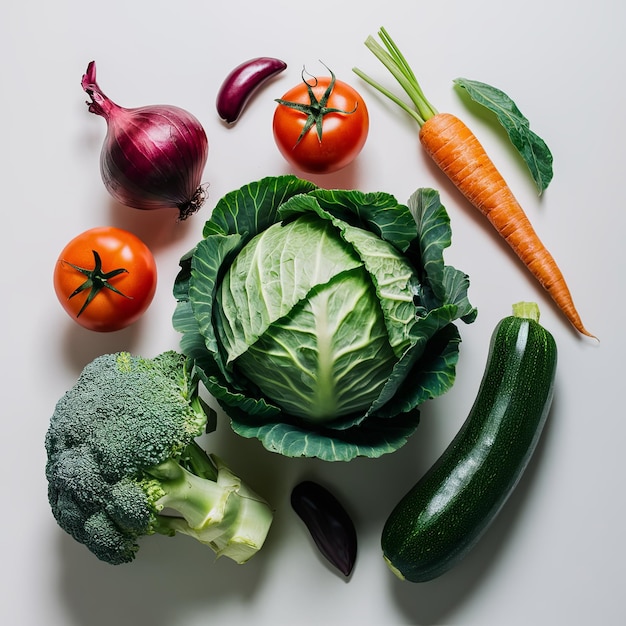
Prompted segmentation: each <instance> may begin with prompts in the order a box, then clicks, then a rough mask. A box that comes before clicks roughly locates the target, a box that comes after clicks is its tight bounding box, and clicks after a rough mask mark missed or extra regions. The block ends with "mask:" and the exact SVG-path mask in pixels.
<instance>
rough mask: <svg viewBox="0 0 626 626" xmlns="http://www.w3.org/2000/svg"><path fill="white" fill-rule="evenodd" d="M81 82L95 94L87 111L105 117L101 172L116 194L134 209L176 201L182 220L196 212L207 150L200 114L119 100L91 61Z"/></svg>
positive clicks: (173, 204)
mask: <svg viewBox="0 0 626 626" xmlns="http://www.w3.org/2000/svg"><path fill="white" fill-rule="evenodd" d="M82 87H83V89H84V90H85V92H87V94H88V95H89V96H90V97H91V102H87V104H88V107H89V111H90V112H91V113H94V114H96V115H100V116H102V117H104V118H105V120H106V122H107V134H106V137H105V140H104V143H103V146H102V151H101V154H100V173H101V175H102V180H103V182H104V185H105V187H106V189H107V190H108V192H109V193H110V194H111V195H112V196H113V198H115V200H117V201H118V202H119V203H120V204H123V205H125V206H129V207H132V208H135V209H143V210H153V209H164V208H174V207H175V208H177V209H178V211H179V217H180V219H181V220H184V219H186V218H187V217H188V216H189V215H191V214H193V213H195V212H196V211H197V210H198V209H199V208H200V206H202V204H203V202H204V197H205V192H204V189H203V187H202V184H201V181H202V176H203V173H204V168H205V166H206V162H207V158H208V152H209V144H208V139H207V136H206V133H205V131H204V128H203V127H202V125H201V124H200V122H199V121H198V119H197V118H196V117H194V116H193V115H192V114H191V113H189V112H188V111H186V110H184V109H182V108H180V107H176V106H170V105H152V106H143V107H137V108H124V107H121V106H119V105H117V104H116V103H115V102H113V101H112V100H110V99H109V98H107V96H106V95H104V93H103V92H102V90H101V89H100V88H99V86H98V84H97V82H96V66H95V62H93V61H92V62H91V63H89V65H88V67H87V72H86V73H85V75H84V76H83V79H82Z"/></svg>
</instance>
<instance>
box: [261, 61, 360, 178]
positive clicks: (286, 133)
mask: <svg viewBox="0 0 626 626" xmlns="http://www.w3.org/2000/svg"><path fill="white" fill-rule="evenodd" d="M329 71H330V70H329ZM276 102H278V106H277V107H276V110H275V112H274V120H273V131H274V140H275V141H276V145H277V146H278V149H279V150H280V152H281V154H282V155H283V156H284V157H285V159H286V160H287V161H288V162H289V163H290V164H291V165H293V166H295V167H297V168H299V169H300V170H302V171H304V172H309V173H317V174H328V173H330V172H335V171H337V170H340V169H342V168H344V167H346V166H347V165H349V164H350V163H352V161H354V159H356V157H357V156H358V155H359V153H360V152H361V150H362V149H363V146H364V145H365V142H366V140H367V135H368V133H369V113H368V111H367V106H366V104H365V101H364V100H363V98H362V97H361V95H360V94H359V93H358V92H357V91H356V90H355V89H354V88H353V87H351V86H350V85H348V84H347V83H345V82H343V81H341V80H337V79H336V78H335V75H334V73H333V72H330V76H324V77H321V78H316V77H312V78H310V79H309V80H307V79H305V72H304V70H303V72H302V82H301V83H300V84H299V85H296V86H295V87H293V88H292V89H290V90H289V91H288V92H287V93H286V94H285V95H284V96H283V97H282V98H278V99H277V100H276Z"/></svg>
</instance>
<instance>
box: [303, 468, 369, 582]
mask: <svg viewBox="0 0 626 626" xmlns="http://www.w3.org/2000/svg"><path fill="white" fill-rule="evenodd" d="M291 506H292V507H293V510H294V511H295V512H296V513H297V514H298V516H299V517H300V519H302V521H303V522H304V524H305V526H306V527H307V529H308V530H309V532H310V533H311V537H312V538H313V541H314V542H315V545H317V547H318V549H319V551H320V552H321V553H322V554H323V555H324V557H326V558H327V559H328V561H330V562H331V563H332V564H333V565H334V566H335V567H336V568H337V569H338V570H339V571H340V572H341V573H342V574H343V575H344V576H349V575H350V573H351V572H352V568H353V567H354V562H355V560H356V552H357V538H356V530H355V528H354V524H353V523H352V520H351V519H350V516H349V515H348V513H347V512H346V510H345V509H344V508H343V506H342V505H341V503H340V502H339V500H337V498H335V496H334V495H333V494H332V493H330V491H328V490H327V489H326V488H324V487H322V486H321V485H318V484H317V483H315V482H312V481H310V480H305V481H303V482H301V483H300V484H298V485H296V486H295V487H294V488H293V491H292V492H291Z"/></svg>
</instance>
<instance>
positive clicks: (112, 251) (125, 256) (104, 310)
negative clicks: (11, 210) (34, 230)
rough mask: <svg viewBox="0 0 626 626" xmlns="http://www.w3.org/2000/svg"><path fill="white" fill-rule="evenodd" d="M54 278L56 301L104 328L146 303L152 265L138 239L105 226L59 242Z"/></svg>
mask: <svg viewBox="0 0 626 626" xmlns="http://www.w3.org/2000/svg"><path fill="white" fill-rule="evenodd" d="M53 278H54V290H55V292H56V294H57V298H58V299H59V302H60V303H61V305H62V306H63V308H64V309H65V310H66V311H67V313H68V314H69V315H70V316H71V317H72V318H73V319H74V320H75V321H76V322H78V323H79V324H80V325H81V326H84V327H85V328H88V329H89V330H95V331H100V332H109V331H114V330H120V329H122V328H125V327H126V326H129V325H130V324H132V323H133V322H135V321H136V320H137V319H139V317H141V315H143V313H144V312H145V310H146V309H147V308H148V306H150V303H151V302H152V299H153V297H154V293H155V291H156V284H157V268H156V263H155V261H154V257H153V256H152V252H150V250H149V248H148V246H146V244H145V243H143V241H141V239H139V238H138V237H136V236H135V235H133V234H132V233H129V232H128V231H126V230H122V229H120V228H114V227H112V226H104V227H100V228H92V229H90V230H87V231H85V232H83V233H81V234H80V235H78V236H77V237H75V238H74V239H72V240H71V241H70V242H69V243H68V244H67V245H66V246H65V248H63V250H62V251H61V254H60V255H59V258H58V260H57V262H56V265H55V267H54V276H53ZM81 287H82V289H81ZM77 290H78V291H77ZM88 298H91V300H90V301H88Z"/></svg>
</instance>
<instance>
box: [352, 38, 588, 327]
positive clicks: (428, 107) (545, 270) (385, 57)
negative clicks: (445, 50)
mask: <svg viewBox="0 0 626 626" xmlns="http://www.w3.org/2000/svg"><path fill="white" fill-rule="evenodd" d="M379 35H380V37H381V39H382V41H383V43H384V44H385V46H386V48H387V50H385V49H383V48H382V46H380V44H378V43H377V42H375V41H374V40H373V38H372V37H368V39H367V40H366V42H365V43H366V46H367V47H368V48H369V49H370V50H371V51H372V52H373V53H374V54H375V55H376V57H377V58H378V59H379V60H380V61H381V62H382V63H383V64H384V65H385V67H387V69H389V70H390V71H391V73H392V74H393V75H394V77H395V78H396V79H397V80H398V82H399V83H400V84H401V85H402V87H403V88H404V90H405V91H406V92H407V94H408V95H409V97H410V98H411V100H412V102H413V103H414V104H415V106H416V109H417V110H415V109H413V108H411V107H409V106H408V105H407V104H406V103H405V102H403V101H402V100H400V99H399V98H397V97H396V96H395V95H394V94H392V93H391V92H389V91H388V90H387V89H386V88H385V87H383V86H382V85H380V84H378V83H376V82H375V81H373V80H372V79H371V78H370V77H369V76H367V75H366V74H364V73H363V72H361V71H360V70H358V69H357V68H354V72H355V73H356V74H357V75H358V76H360V77H361V78H362V79H363V80H365V81H366V82H367V83H369V84H370V85H372V86H373V87H374V88H376V89H378V90H379V91H380V92H382V93H383V94H384V95H386V96H387V97H389V98H390V99H391V100H393V101H394V102H395V103H396V104H398V105H399V106H400V107H401V108H403V109H404V110H405V111H406V112H407V113H409V114H410V115H411V116H412V117H413V118H414V119H415V120H416V121H417V122H418V124H419V125H420V132H419V139H420V143H421V145H422V147H423V148H424V149H425V150H426V152H427V153H428V154H429V155H430V157H431V158H432V159H433V161H434V162H435V163H436V165H437V166H438V167H439V168H440V169H441V171H442V172H443V173H444V174H445V175H446V176H447V177H448V178H449V179H450V181H451V182H452V183H453V184H454V186H455V187H456V188H457V189H458V190H459V191H460V192H461V193H462V194H463V195H464V196H465V197H466V198H467V200H468V201H469V202H470V204H472V205H473V206H474V207H475V208H477V209H478V210H479V211H480V212H481V213H482V214H483V215H485V216H486V217H487V219H488V220H489V221H490V222H491V224H492V225H493V226H494V228H495V229H496V230H497V232H498V233H499V234H500V235H501V236H502V237H503V238H504V240H505V241H506V242H507V243H508V244H509V246H510V247H511V248H512V249H513V251H514V252H515V253H516V254H517V256H518V257H519V258H520V259H521V261H522V262H523V263H524V264H525V265H526V267H527V268H528V269H529V270H530V271H531V273H532V274H533V276H535V278H536V279H537V280H538V281H539V283H540V284H541V285H542V287H543V288H544V289H545V290H546V291H547V293H548V294H549V295H550V296H551V297H552V299H553V300H554V302H555V303H556V304H557V306H558V307H559V308H560V309H561V311H562V312H563V313H564V314H565V315H566V316H567V318H568V320H569V321H570V322H571V323H572V325H573V326H574V327H575V328H576V329H577V330H578V331H579V332H580V333H582V334H584V335H587V336H588V337H594V335H592V334H591V333H590V332H589V331H588V330H587V329H586V328H585V327H584V325H583V323H582V321H581V319H580V316H579V314H578V312H577V310H576V307H575V306H574V302H573V300H572V296H571V294H570V290H569V288H568V286H567V283H566V282H565V278H564V277H563V274H562V273H561V270H560V269H559V267H558V265H557V264H556V261H555V260H554V257H553V256H552V255H551V254H550V252H549V251H548V250H547V249H546V247H545V246H544V244H543V243H542V242H541V240H540V239H539V237H538V235H537V233H536V232H535V229H534V228H533V227H532V225H531V223H530V220H529V219H528V217H527V215H526V213H525V212H524V210H523V209H522V207H521V206H520V204H519V202H518V201H517V199H516V198H515V196H514V195H513V192H512V191H511V189H510V188H509V186H508V185H507V183H506V182H505V180H504V178H503V177H502V175H501V174H500V172H499V171H498V169H497V168H496V166H495V165H494V163H493V161H492V160H491V159H490V158H489V156H488V155H487V153H486V152H485V149H484V148H483V146H482V145H481V143H480V142H479V141H478V139H477V138H476V136H475V135H474V133H473V132H472V131H471V130H470V129H469V128H468V127H467V126H466V125H465V124H464V123H463V122H462V121H461V120H459V119H458V118H457V117H455V116H454V115H451V114H450V113H439V112H437V110H436V109H435V108H434V107H433V106H432V104H430V102H428V100H426V98H425V96H424V94H423V92H422V90H421V88H420V86H419V83H418V82H417V80H416V78H415V75H414V74H413V71H412V70H411V68H410V67H409V65H408V63H407V62H406V60H405V59H404V57H403V56H402V54H401V53H400V51H399V49H398V48H397V46H396V45H395V44H394V42H393V41H392V40H391V38H390V37H389V35H388V33H387V32H386V31H385V30H384V29H381V31H380V32H379ZM594 338H595V337H594Z"/></svg>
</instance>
